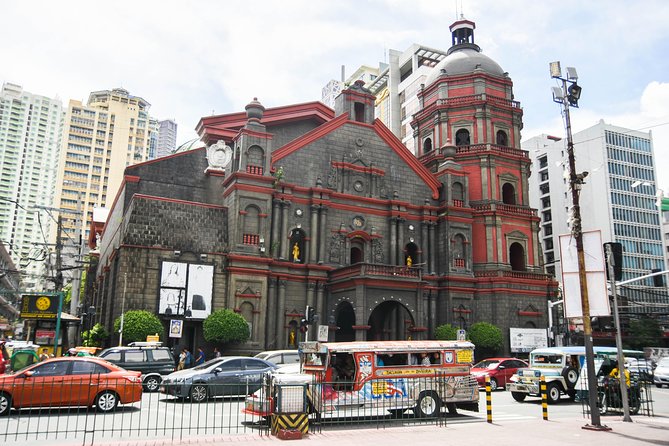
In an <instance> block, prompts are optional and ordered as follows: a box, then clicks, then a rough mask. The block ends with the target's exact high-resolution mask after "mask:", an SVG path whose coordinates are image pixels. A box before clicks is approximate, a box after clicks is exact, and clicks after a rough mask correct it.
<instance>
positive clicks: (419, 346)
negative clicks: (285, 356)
mask: <svg viewBox="0 0 669 446" xmlns="http://www.w3.org/2000/svg"><path fill="white" fill-rule="evenodd" d="M452 348H460V349H462V348H470V349H473V348H474V344H472V343H471V342H469V341H353V342H319V343H315V342H307V343H301V344H300V350H304V351H309V352H313V351H323V350H325V349H327V350H330V351H333V352H348V353H352V352H362V351H374V352H399V351H407V352H416V351H435V350H447V349H452Z"/></svg>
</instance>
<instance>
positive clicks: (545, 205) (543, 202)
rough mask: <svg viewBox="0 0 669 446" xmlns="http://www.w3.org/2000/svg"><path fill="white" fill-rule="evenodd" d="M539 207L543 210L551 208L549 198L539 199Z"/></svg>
mask: <svg viewBox="0 0 669 446" xmlns="http://www.w3.org/2000/svg"><path fill="white" fill-rule="evenodd" d="M541 206H542V207H543V208H544V209H545V208H549V207H551V197H544V198H542V199H541Z"/></svg>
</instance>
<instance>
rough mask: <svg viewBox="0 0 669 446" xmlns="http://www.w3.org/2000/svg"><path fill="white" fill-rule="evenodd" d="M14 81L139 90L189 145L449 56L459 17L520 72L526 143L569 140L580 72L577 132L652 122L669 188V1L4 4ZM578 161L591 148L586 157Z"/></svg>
mask: <svg viewBox="0 0 669 446" xmlns="http://www.w3.org/2000/svg"><path fill="white" fill-rule="evenodd" d="M2 3H4V4H3V5H2V8H1V10H2V15H3V20H2V25H1V26H0V82H11V83H15V84H19V85H21V86H22V87H23V88H24V89H25V90H26V91H29V92H31V93H35V94H41V95H45V96H49V97H55V96H57V97H59V98H60V99H61V100H62V101H63V104H64V105H67V102H68V101H69V100H70V99H77V100H81V101H83V102H85V101H86V100H87V98H88V95H89V93H90V92H91V91H96V90H106V89H112V88H116V87H123V88H125V89H127V90H128V91H129V92H130V94H133V95H136V96H140V97H142V98H144V99H145V100H147V101H148V102H149V103H151V109H150V114H151V115H152V116H154V117H156V118H158V119H168V118H170V119H175V120H176V121H177V123H178V125H179V131H178V136H177V143H182V142H185V141H187V140H189V139H192V138H195V137H196V136H197V135H196V133H195V131H194V128H195V126H196V125H197V123H198V121H199V120H200V118H202V117H204V116H209V115H212V114H224V113H233V112H238V111H242V110H243V109H244V106H245V105H246V104H248V103H249V102H250V101H251V100H252V99H253V98H254V97H257V98H258V100H259V101H260V102H261V103H262V104H263V105H264V106H265V107H275V106H281V105H288V104H295V103H301V102H309V101H317V100H320V99H321V90H322V88H323V86H324V85H325V84H326V83H327V82H328V81H329V80H331V79H339V78H340V76H341V66H342V65H344V66H345V67H346V73H347V75H350V74H352V73H353V72H354V71H355V70H356V69H357V68H358V67H359V66H360V65H369V66H375V67H376V66H378V63H379V62H384V61H385V60H386V58H387V53H388V49H395V50H400V51H404V50H405V49H407V48H408V47H409V46H410V45H411V44H413V43H417V44H421V45H425V46H428V47H432V48H437V49H441V50H447V49H448V48H449V47H450V45H451V36H450V31H449V29H448V26H449V25H450V24H451V23H453V21H455V20H456V18H458V17H459V14H460V13H463V14H464V17H465V18H467V19H469V20H472V21H474V22H476V31H475V41H476V43H477V44H478V45H479V46H480V47H481V49H482V51H483V53H484V54H486V55H488V56H489V57H491V58H492V59H494V60H495V61H496V62H497V63H499V64H500V65H501V67H502V68H503V69H504V70H505V71H507V72H508V73H509V75H510V77H511V79H512V80H513V83H514V96H515V100H517V101H520V104H521V106H522V107H523V112H524V115H523V122H524V128H523V130H522V138H523V139H524V140H525V139H529V138H531V137H533V136H536V135H538V134H541V133H547V134H550V135H555V136H560V137H564V136H565V128H564V123H563V119H562V116H561V109H560V105H558V104H556V103H554V102H553V100H552V95H551V87H552V86H555V85H556V83H555V82H556V81H555V80H553V79H551V78H550V74H549V69H548V66H549V63H550V62H552V61H556V60H559V61H561V63H562V67H563V70H564V67H567V66H573V67H575V68H576V69H577V71H578V76H579V80H578V83H579V85H581V86H582V88H583V92H582V96H581V99H580V101H579V106H580V107H579V108H578V109H572V111H571V118H572V127H573V130H574V132H577V131H579V130H581V129H584V128H587V127H590V126H592V125H594V124H596V123H597V122H598V121H599V120H600V119H603V120H604V121H605V122H607V123H609V124H614V125H618V126H621V127H626V128H630V129H636V130H642V131H652V134H653V140H654V148H655V156H656V166H657V173H658V187H660V188H663V189H664V190H666V191H669V26H667V25H666V23H667V21H669V2H667V1H663V0H656V1H654V0H640V1H630V0H590V1H583V0H577V1H572V0H562V1H560V2H555V1H541V0H515V1H514V0H351V1H349V0H337V1H333V0H331V1H319V0H281V1H279V0H275V1H270V0H253V1H250V0H246V1H237V0H227V1H222V0H219V1H215V0H200V1H184V0H182V1H174V0H141V1H127V0H115V1H113V2H102V1H58V2H54V1H51V0H49V1H37V0H22V1H14V2H9V1H7V0H6V1H4V2H2ZM576 162H577V167H578V158H577V160H576Z"/></svg>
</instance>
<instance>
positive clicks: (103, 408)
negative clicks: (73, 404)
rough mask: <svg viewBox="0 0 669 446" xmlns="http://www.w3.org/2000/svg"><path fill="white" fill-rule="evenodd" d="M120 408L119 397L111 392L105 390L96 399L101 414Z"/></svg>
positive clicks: (96, 405)
mask: <svg viewBox="0 0 669 446" xmlns="http://www.w3.org/2000/svg"><path fill="white" fill-rule="evenodd" d="M116 406H118V395H116V394H115V393H114V392H112V391H110V390H105V391H104V392H102V393H100V394H99V395H98V396H96V397H95V407H97V409H98V411H99V412H111V411H112V410H114V409H116Z"/></svg>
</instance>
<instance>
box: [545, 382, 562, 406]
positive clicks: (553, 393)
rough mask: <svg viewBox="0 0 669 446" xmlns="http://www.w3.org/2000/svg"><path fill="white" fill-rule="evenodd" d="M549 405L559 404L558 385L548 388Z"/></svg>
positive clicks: (554, 384) (552, 384) (551, 385)
mask: <svg viewBox="0 0 669 446" xmlns="http://www.w3.org/2000/svg"><path fill="white" fill-rule="evenodd" d="M546 396H547V397H548V404H557V403H558V402H559V401H560V388H559V387H558V385H557V384H556V383H551V384H549V385H548V387H547V388H546Z"/></svg>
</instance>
